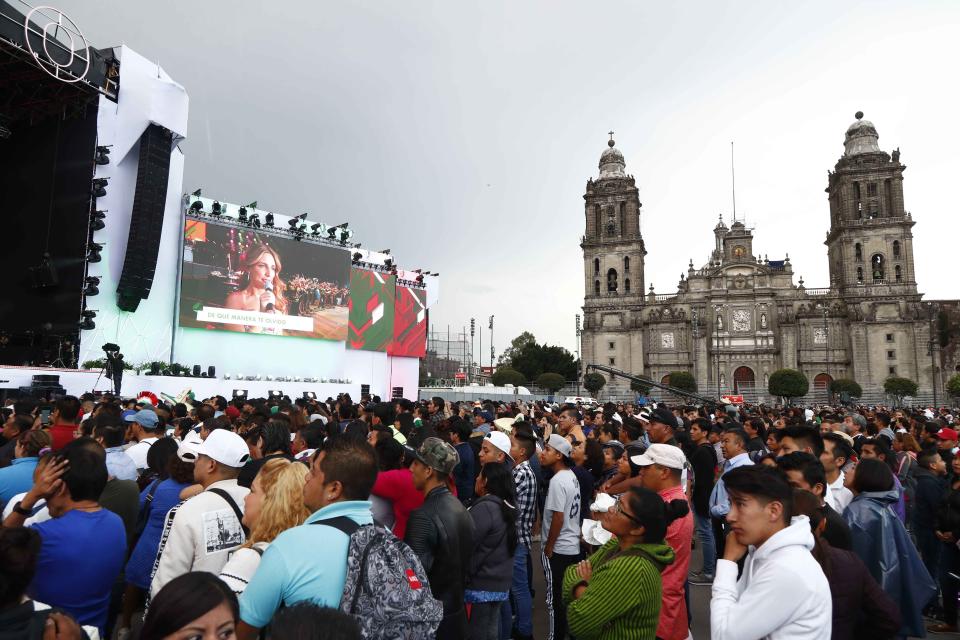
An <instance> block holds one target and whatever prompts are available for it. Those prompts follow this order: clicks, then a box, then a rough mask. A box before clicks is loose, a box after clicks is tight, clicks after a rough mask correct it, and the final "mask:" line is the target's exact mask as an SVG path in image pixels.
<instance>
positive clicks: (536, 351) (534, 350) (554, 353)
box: [510, 342, 577, 380]
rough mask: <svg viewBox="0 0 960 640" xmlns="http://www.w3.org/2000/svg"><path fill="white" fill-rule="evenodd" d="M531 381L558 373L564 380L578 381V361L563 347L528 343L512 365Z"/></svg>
mask: <svg viewBox="0 0 960 640" xmlns="http://www.w3.org/2000/svg"><path fill="white" fill-rule="evenodd" d="M510 366H511V367H512V368H514V369H516V370H517V371H519V372H520V373H522V374H523V375H525V376H526V377H527V379H529V380H536V379H537V376H539V375H540V374H541V373H557V374H559V375H560V376H561V377H562V378H563V379H564V380H576V378H577V361H576V360H575V359H574V357H573V354H571V353H570V352H569V351H567V350H566V349H564V348H563V347H556V346H548V345H545V344H537V343H536V342H532V343H528V344H526V345H524V346H523V348H522V349H520V352H519V353H518V354H517V355H515V356H514V357H513V360H512V362H511V365H510Z"/></svg>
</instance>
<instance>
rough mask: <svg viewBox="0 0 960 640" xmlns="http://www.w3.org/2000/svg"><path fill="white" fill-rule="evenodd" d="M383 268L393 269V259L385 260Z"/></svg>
mask: <svg viewBox="0 0 960 640" xmlns="http://www.w3.org/2000/svg"><path fill="white" fill-rule="evenodd" d="M383 266H385V267H386V268H387V269H393V258H387V259H386V260H384V261H383Z"/></svg>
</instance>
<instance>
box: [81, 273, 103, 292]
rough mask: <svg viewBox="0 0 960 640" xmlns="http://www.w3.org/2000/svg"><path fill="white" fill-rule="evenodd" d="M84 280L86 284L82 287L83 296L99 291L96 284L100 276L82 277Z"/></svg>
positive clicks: (98, 282)
mask: <svg viewBox="0 0 960 640" xmlns="http://www.w3.org/2000/svg"><path fill="white" fill-rule="evenodd" d="M84 282H85V283H86V285H87V286H85V287H84V288H83V295H85V296H95V295H97V294H98V293H100V289H98V288H97V285H99V284H100V278H98V277H96V276H89V277H87V278H84Z"/></svg>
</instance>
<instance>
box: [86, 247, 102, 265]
mask: <svg viewBox="0 0 960 640" xmlns="http://www.w3.org/2000/svg"><path fill="white" fill-rule="evenodd" d="M101 251H103V245H102V244H98V243H96V242H91V243H90V244H89V245H88V246H87V262H100V261H101V260H102V259H103V258H101V257H100V252H101Z"/></svg>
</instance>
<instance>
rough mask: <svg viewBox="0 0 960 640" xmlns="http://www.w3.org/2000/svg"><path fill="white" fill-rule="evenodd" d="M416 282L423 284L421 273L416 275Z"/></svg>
mask: <svg viewBox="0 0 960 640" xmlns="http://www.w3.org/2000/svg"><path fill="white" fill-rule="evenodd" d="M417 284H423V274H422V273H421V274H420V275H418V276H417Z"/></svg>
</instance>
